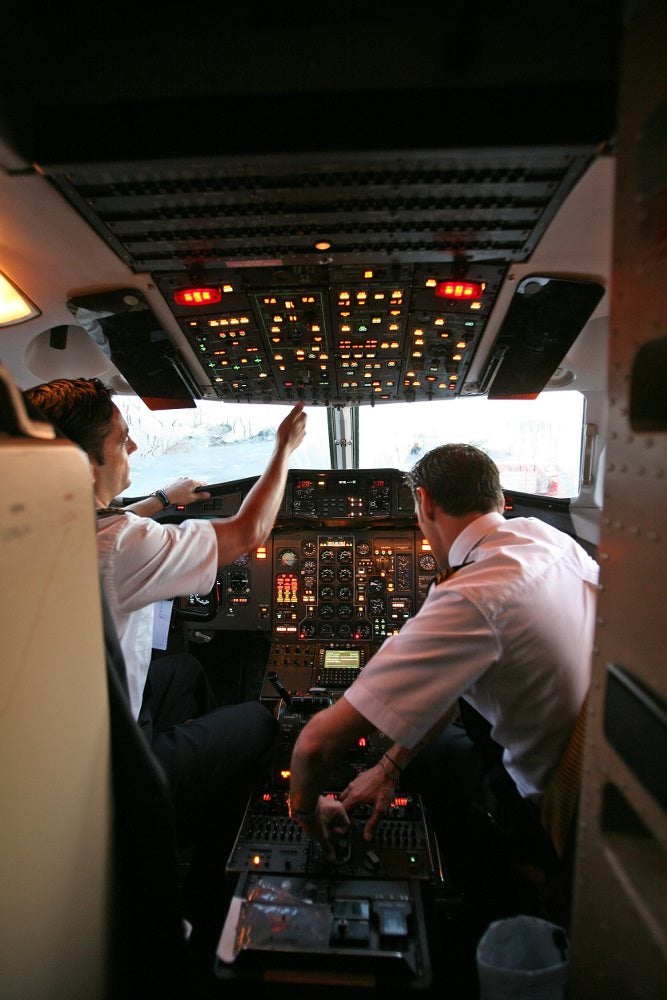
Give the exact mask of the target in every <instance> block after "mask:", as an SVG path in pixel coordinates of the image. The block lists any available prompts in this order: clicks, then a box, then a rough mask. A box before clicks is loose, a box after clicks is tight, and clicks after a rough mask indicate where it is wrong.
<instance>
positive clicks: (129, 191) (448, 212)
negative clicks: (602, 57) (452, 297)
mask: <svg viewBox="0 0 667 1000" xmlns="http://www.w3.org/2000/svg"><path fill="white" fill-rule="evenodd" d="M594 152H595V150H594V148H593V147H580V146H577V147H558V148H552V147H545V148H543V149H540V148H537V149H536V148H525V149H524V148H518V149H512V148H509V149H497V150H485V149H472V150H454V151H453V150H446V151H442V152H438V151H428V152H413V151H408V152H405V151H403V152H387V153H379V152H375V151H373V152H369V153H366V154H364V153H336V154H329V155H327V154H313V155H299V156H286V155H278V154H276V155H272V156H255V157H252V156H250V157H230V158H214V159H195V160H171V161H165V160H155V161H144V162H119V163H106V164H93V165H83V164H76V163H74V164H68V165H63V166H45V167H43V171H44V173H45V174H46V176H47V177H49V178H50V180H51V181H52V182H53V183H54V184H55V185H56V186H57V187H58V188H59V189H60V190H61V191H62V193H63V194H64V195H65V196H66V197H67V198H68V199H69V200H70V202H71V203H72V204H73V205H74V206H75V207H76V208H77V209H78V211H79V212H80V213H81V214H82V215H83V216H84V217H85V218H86V219H87V220H88V222H89V223H90V224H91V225H92V226H93V227H94V228H95V230H96V231H97V232H98V233H99V235H100V236H101V237H102V238H103V239H104V240H105V241H106V242H107V243H108V244H109V246H111V247H112V248H113V249H114V250H115V252H116V253H117V254H118V255H119V256H120V257H122V259H123V260H124V261H125V262H126V263H127V264H128V265H129V266H130V267H131V268H132V270H133V271H135V272H151V273H155V272H162V271H175V270H182V271H184V272H186V273H187V272H191V271H192V270H193V269H195V270H196V271H198V272H201V271H202V270H206V269H209V268H225V267H232V268H233V267H237V266H243V267H252V266H264V265H267V264H268V265H271V266H276V265H282V266H290V267H291V266H297V265H301V264H316V265H317V264H320V263H327V264H328V263H335V264H359V263H364V264H365V263H380V262H382V263H396V264H402V263H424V262H433V263H442V262H444V261H459V260H460V261H462V262H469V261H493V262H496V263H499V262H504V263H508V262H511V261H524V260H526V259H527V258H528V257H529V256H530V254H531V252H532V251H533V250H534V248H535V246H536V245H537V243H538V241H539V239H540V236H541V235H542V233H543V232H544V230H545V228H546V226H547V225H548V223H549V222H550V220H551V219H552V218H553V216H554V214H555V212H556V211H557V209H558V208H559V206H560V205H561V204H562V202H563V200H564V198H565V197H566V195H567V194H568V193H569V191H570V190H571V189H572V187H573V186H574V184H575V183H576V181H577V180H578V179H579V178H580V176H581V174H582V173H583V171H584V169H585V167H586V166H587V165H588V163H589V162H590V160H591V159H592V157H593V155H594ZM318 244H319V245H322V244H325V245H326V249H324V250H318V249H316V247H317V245H318Z"/></svg>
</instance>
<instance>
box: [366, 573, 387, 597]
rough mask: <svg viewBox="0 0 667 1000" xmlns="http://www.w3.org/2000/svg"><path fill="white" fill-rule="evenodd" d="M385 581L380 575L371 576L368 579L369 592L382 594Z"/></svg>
mask: <svg viewBox="0 0 667 1000" xmlns="http://www.w3.org/2000/svg"><path fill="white" fill-rule="evenodd" d="M384 591H385V582H384V580H383V579H382V577H381V576H372V577H371V578H370V580H369V581H368V592H369V594H384Z"/></svg>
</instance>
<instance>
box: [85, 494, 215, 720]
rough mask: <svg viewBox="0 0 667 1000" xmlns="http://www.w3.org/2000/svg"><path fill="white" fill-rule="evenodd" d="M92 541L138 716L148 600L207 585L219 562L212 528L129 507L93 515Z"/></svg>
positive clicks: (147, 645) (149, 642) (146, 659)
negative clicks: (136, 511)
mask: <svg viewBox="0 0 667 1000" xmlns="http://www.w3.org/2000/svg"><path fill="white" fill-rule="evenodd" d="M97 545H98V552H99V557H100V570H101V576H102V583H103V586H104V590H105V593H106V597H107V601H108V604H109V611H110V612H111V617H112V619H113V622H114V625H115V627H116V632H117V633H118V639H119V641H120V646H121V649H122V651H123V655H124V657H125V669H126V671H127V681H128V687H129V692H130V704H131V707H132V712H133V714H134V717H135V718H138V716H139V710H140V709H141V701H142V697H143V691H144V685H145V683H146V676H147V674H148V667H149V666H150V661H151V655H152V647H153V605H154V604H155V602H156V601H163V600H170V599H172V598H174V597H180V596H183V595H185V594H196V593H201V594H207V593H208V592H209V591H210V590H211V588H212V587H213V584H214V583H215V577H216V571H217V563H218V546H217V540H216V536H215V529H214V528H213V525H212V524H211V523H210V521H195V520H187V521H183V522H182V523H181V524H161V523H160V522H158V521H154V520H153V519H152V518H150V517H139V516H138V515H136V514H133V513H132V512H131V511H128V512H126V513H122V514H112V515H109V516H106V517H100V518H98V522H97Z"/></svg>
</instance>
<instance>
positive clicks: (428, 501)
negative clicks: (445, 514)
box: [417, 486, 435, 521]
mask: <svg viewBox="0 0 667 1000" xmlns="http://www.w3.org/2000/svg"><path fill="white" fill-rule="evenodd" d="M417 494H418V496H419V505H420V507H421V512H422V516H423V517H425V518H426V520H427V521H432V520H433V513H434V507H435V504H434V502H433V499H432V497H431V494H430V493H429V491H428V490H427V489H426V488H425V487H424V486H418V487H417Z"/></svg>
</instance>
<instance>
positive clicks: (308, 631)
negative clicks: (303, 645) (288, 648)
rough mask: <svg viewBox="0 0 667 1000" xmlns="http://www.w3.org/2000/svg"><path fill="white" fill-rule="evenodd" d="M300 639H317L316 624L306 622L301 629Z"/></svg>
mask: <svg viewBox="0 0 667 1000" xmlns="http://www.w3.org/2000/svg"><path fill="white" fill-rule="evenodd" d="M299 638H300V639H314V638H315V622H304V623H303V625H302V626H301V628H300V629H299Z"/></svg>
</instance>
